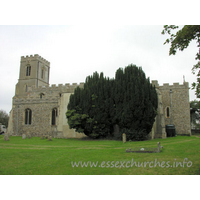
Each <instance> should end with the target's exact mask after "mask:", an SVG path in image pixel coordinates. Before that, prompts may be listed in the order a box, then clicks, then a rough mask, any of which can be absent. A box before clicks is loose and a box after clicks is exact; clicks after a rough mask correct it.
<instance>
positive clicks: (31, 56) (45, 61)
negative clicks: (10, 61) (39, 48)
mask: <svg viewBox="0 0 200 200" xmlns="http://www.w3.org/2000/svg"><path fill="white" fill-rule="evenodd" d="M28 60H38V61H41V62H42V63H46V64H47V65H50V62H49V61H47V60H46V59H44V58H42V57H41V56H39V55H38V54H35V55H30V56H21V62H27V61H28Z"/></svg>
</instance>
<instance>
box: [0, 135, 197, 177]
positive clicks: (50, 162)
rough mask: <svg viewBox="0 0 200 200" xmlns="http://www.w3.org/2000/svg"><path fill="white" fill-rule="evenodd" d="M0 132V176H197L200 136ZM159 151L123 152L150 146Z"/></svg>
mask: <svg viewBox="0 0 200 200" xmlns="http://www.w3.org/2000/svg"><path fill="white" fill-rule="evenodd" d="M23 138H24V139H22V136H10V137H9V141H5V140H4V136H3V135H1V136H0V157H1V159H0V160H1V161H0V162H1V164H0V174H1V175H46V174H48V175H164V174H166V175H170V174H172V175H199V174H200V159H199V158H200V145H199V144H200V136H198V135H196V136H190V137H189V136H177V137H170V138H166V139H154V140H148V141H137V142H136V141H134V142H131V141H127V142H126V143H123V142H122V141H115V140H92V139H87V138H85V139H56V138H52V140H50V141H49V140H48V139H46V138H44V139H41V138H40V137H31V138H28V137H26V138H25V137H23ZM158 142H160V144H161V145H162V146H163V148H162V149H161V152H159V153H135V152H126V149H129V148H131V149H134V148H139V149H145V148H156V147H157V143H158Z"/></svg>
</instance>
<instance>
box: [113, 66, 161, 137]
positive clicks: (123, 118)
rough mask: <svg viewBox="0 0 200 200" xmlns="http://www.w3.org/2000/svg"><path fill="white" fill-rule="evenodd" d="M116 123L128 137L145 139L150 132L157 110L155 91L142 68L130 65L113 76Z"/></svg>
mask: <svg viewBox="0 0 200 200" xmlns="http://www.w3.org/2000/svg"><path fill="white" fill-rule="evenodd" d="M115 83H116V84H115V91H116V93H115V104H116V117H115V120H116V124H118V125H119V128H120V129H121V133H122V132H125V133H126V132H127V131H128V134H127V136H128V139H133V140H137V139H138V134H142V136H141V137H139V140H141V139H145V138H146V136H147V135H148V134H149V133H150V131H151V129H152V126H153V123H154V120H155V117H156V113H157V112H156V110H157V93H156V90H155V87H152V85H151V84H150V81H149V78H146V76H145V73H144V72H143V70H142V68H138V67H136V66H135V65H130V66H128V67H126V68H125V69H124V70H123V69H119V70H117V72H116V76H115Z"/></svg>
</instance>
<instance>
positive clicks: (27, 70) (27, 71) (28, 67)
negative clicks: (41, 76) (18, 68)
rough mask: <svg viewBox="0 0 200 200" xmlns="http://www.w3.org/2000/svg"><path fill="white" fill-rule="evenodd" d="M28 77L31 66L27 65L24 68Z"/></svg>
mask: <svg viewBox="0 0 200 200" xmlns="http://www.w3.org/2000/svg"><path fill="white" fill-rule="evenodd" d="M30 75H31V66H30V65H28V66H27V67H26V76H30Z"/></svg>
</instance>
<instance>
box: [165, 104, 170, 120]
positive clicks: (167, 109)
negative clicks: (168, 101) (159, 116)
mask: <svg viewBox="0 0 200 200" xmlns="http://www.w3.org/2000/svg"><path fill="white" fill-rule="evenodd" d="M165 117H166V118H170V107H169V106H167V107H166V108H165Z"/></svg>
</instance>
